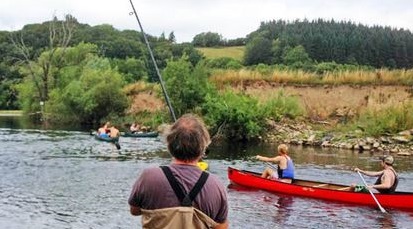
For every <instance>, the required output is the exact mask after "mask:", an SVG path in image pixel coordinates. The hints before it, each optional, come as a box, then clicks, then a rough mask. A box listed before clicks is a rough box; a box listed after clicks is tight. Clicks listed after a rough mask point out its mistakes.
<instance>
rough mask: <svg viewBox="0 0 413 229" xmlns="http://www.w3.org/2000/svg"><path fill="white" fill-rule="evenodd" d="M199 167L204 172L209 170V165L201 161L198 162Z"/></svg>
mask: <svg viewBox="0 0 413 229" xmlns="http://www.w3.org/2000/svg"><path fill="white" fill-rule="evenodd" d="M198 167H199V168H200V169H201V170H202V171H205V170H207V169H208V163H207V162H205V161H199V162H198Z"/></svg>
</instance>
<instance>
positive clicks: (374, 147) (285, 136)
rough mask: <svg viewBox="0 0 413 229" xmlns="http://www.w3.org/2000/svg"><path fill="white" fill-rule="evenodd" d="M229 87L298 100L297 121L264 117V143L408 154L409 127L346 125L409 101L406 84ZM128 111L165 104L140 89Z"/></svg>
mask: <svg viewBox="0 0 413 229" xmlns="http://www.w3.org/2000/svg"><path fill="white" fill-rule="evenodd" d="M231 88H232V89H233V90H235V91H238V92H242V93H245V94H248V95H250V96H252V97H255V98H257V99H258V100H259V101H261V102H265V101H267V100H269V99H271V98H273V97H274V96H276V95H277V94H278V92H279V91H281V90H282V91H283V93H284V94H287V95H290V96H294V97H296V98H297V99H298V101H299V103H300V106H301V107H302V108H303V109H304V110H305V112H304V113H305V115H304V116H303V117H300V118H299V120H282V121H281V122H274V121H273V120H267V126H266V129H267V132H266V133H265V134H264V135H262V136H261V137H260V138H261V140H262V141H264V142H285V143H289V144H295V145H304V146H314V147H334V148H341V149H348V150H354V151H368V152H372V153H385V154H389V153H395V154H399V155H408V156H409V155H413V137H412V136H413V129H412V130H411V129H409V128H406V129H403V131H400V132H399V133H397V134H393V135H390V134H386V135H385V136H379V137H372V136H370V135H369V132H368V131H367V130H368V129H366V127H364V128H363V127H361V126H360V127H358V128H346V126H347V127H348V126H350V125H354V124H352V121H354V120H355V119H356V118H357V117H359V116H360V114H362V113H363V112H366V111H368V110H375V111H378V112H379V111H381V110H386V109H388V108H389V107H392V106H395V105H401V104H403V103H406V102H409V101H411V100H412V97H413V90H412V87H411V86H400V85H316V86H314V85H313V86H310V85H290V84H280V83H273V82H266V81H263V80H261V81H260V80H257V81H241V82H239V83H235V84H232V85H231ZM132 98H133V101H134V102H133V104H134V105H132V106H131V108H130V110H129V112H130V113H135V112H138V111H142V110H146V111H151V112H156V110H158V111H159V110H160V109H162V108H164V107H165V105H164V103H163V100H162V98H158V97H157V96H156V95H155V93H147V92H140V93H138V94H135V95H134V96H133V97H132Z"/></svg>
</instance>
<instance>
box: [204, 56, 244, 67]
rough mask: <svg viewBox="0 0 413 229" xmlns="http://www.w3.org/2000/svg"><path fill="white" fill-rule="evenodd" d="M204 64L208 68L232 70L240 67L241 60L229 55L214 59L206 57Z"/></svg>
mask: <svg viewBox="0 0 413 229" xmlns="http://www.w3.org/2000/svg"><path fill="white" fill-rule="evenodd" d="M205 66H206V67H208V68H218V69H234V70H238V69H241V68H242V64H241V62H240V61H238V60H235V59H234V58H231V57H219V58H214V59H207V60H205Z"/></svg>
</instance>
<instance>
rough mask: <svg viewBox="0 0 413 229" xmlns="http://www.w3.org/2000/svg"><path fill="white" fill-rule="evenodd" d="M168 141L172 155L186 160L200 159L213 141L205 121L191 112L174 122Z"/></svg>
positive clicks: (167, 137)
mask: <svg viewBox="0 0 413 229" xmlns="http://www.w3.org/2000/svg"><path fill="white" fill-rule="evenodd" d="M166 141H167V143H168V150H169V152H170V153H171V154H172V156H173V157H174V158H176V159H178V160H180V161H185V162H192V161H195V160H197V159H200V158H201V157H202V155H203V154H204V152H205V150H206V148H207V147H208V145H209V143H210V142H211V140H210V137H209V133H208V130H207V129H206V127H205V124H204V123H203V121H202V120H201V119H199V118H198V117H197V116H195V115H191V114H186V115H183V116H182V117H181V118H179V119H178V120H177V121H176V122H175V123H174V125H173V126H172V127H171V129H170V131H169V133H168V135H167V136H166Z"/></svg>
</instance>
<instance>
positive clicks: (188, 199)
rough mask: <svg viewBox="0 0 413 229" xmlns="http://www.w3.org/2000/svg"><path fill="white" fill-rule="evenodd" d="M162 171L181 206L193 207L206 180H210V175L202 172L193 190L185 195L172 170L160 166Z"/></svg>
mask: <svg viewBox="0 0 413 229" xmlns="http://www.w3.org/2000/svg"><path fill="white" fill-rule="evenodd" d="M160 167H161V169H162V171H163V172H164V174H165V176H166V178H167V179H168V181H169V184H170V185H171V187H172V189H173V190H174V192H175V195H176V196H177V197H178V200H179V202H181V206H192V202H193V201H194V199H195V197H196V196H197V195H198V193H199V192H200V191H201V189H202V187H203V186H204V184H205V182H206V180H207V179H208V176H209V173H206V172H202V174H201V176H200V177H199V179H198V181H197V182H196V184H195V185H194V187H193V188H192V189H191V191H190V192H189V194H185V192H184V190H182V188H181V186H180V185H179V182H178V180H177V179H176V178H175V176H174V175H173V174H172V171H171V169H170V168H169V167H168V166H160Z"/></svg>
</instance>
